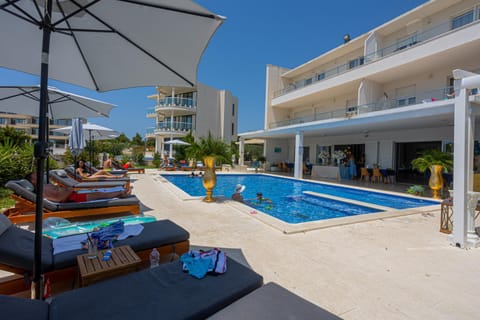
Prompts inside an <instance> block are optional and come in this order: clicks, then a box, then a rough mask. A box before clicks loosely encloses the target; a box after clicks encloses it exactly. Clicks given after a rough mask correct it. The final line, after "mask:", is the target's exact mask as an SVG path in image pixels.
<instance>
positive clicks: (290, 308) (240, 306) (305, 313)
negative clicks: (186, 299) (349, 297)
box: [209, 282, 341, 320]
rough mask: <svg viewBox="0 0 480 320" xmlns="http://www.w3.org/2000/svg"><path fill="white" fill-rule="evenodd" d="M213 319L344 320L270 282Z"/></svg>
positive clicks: (211, 319)
mask: <svg viewBox="0 0 480 320" xmlns="http://www.w3.org/2000/svg"><path fill="white" fill-rule="evenodd" d="M209 319H210V320H220V319H222V320H223V319H227V320H241V319H244V320H251V319H259V320H260V319H262V320H263V319H275V320H283V319H284V320H290V319H297V320H300V319H305V320H310V319H318V320H340V319H341V318H339V317H337V316H336V315H334V314H332V313H330V312H328V311H327V310H325V309H322V308H320V307H318V306H316V305H314V304H313V303H311V302H309V301H307V300H305V299H303V298H301V297H299V296H297V295H295V294H293V293H292V292H290V291H288V290H287V289H285V288H283V287H281V286H279V285H278V284H276V283H273V282H270V283H267V284H266V285H264V286H263V287H261V288H260V289H257V290H255V291H253V292H252V293H250V294H248V295H246V296H244V297H243V298H241V299H239V300H237V301H235V302H234V303H233V304H231V305H229V306H228V307H226V308H225V309H223V310H221V311H219V312H217V313H216V314H214V315H213V316H212V317H210V318H209Z"/></svg>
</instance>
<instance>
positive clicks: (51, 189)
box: [26, 173, 132, 202]
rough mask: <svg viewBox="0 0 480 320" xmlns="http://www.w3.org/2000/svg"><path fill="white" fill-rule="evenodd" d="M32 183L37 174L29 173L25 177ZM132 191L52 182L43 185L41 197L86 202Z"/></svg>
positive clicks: (58, 200)
mask: <svg viewBox="0 0 480 320" xmlns="http://www.w3.org/2000/svg"><path fill="white" fill-rule="evenodd" d="M26 179H27V180H30V181H31V182H32V184H33V185H34V186H35V187H36V186H37V175H36V174H33V173H30V174H29V175H28V176H27V177H26ZM131 193H132V190H131V189H130V188H128V189H126V188H118V187H115V188H104V189H102V191H98V190H77V191H75V190H73V189H72V188H68V187H59V186H56V185H53V184H50V183H48V184H45V185H44V186H43V197H44V198H45V199H47V200H50V201H53V202H86V201H92V200H100V199H111V198H125V197H128V196H129V195H130V194H131Z"/></svg>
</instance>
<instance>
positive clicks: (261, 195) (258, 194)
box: [255, 192, 272, 203]
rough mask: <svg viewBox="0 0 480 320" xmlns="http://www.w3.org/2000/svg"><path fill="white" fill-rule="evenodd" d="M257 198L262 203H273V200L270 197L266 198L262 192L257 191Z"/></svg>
mask: <svg viewBox="0 0 480 320" xmlns="http://www.w3.org/2000/svg"><path fill="white" fill-rule="evenodd" d="M255 200H256V201H257V202H260V203H262V202H267V203H272V200H271V199H268V198H264V197H263V194H262V193H261V192H257V197H256V198H255Z"/></svg>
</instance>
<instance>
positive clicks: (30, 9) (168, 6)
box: [0, 0, 224, 299]
mask: <svg viewBox="0 0 480 320" xmlns="http://www.w3.org/2000/svg"><path fill="white" fill-rule="evenodd" d="M223 21H224V18H223V17H220V16H217V15H215V14H213V13H211V12H210V11H208V10H206V9H204V8H203V7H201V6H199V5H198V4H196V3H194V2H193V1H189V0H181V1H180V0H177V1H172V0H142V1H135V0H131V1H130V0H129V1H125V0H109V1H107V0H77V1H74V0H63V1H60V0H58V1H49V0H38V1H32V0H13V1H12V0H0V43H1V45H2V49H1V50H0V66H1V67H5V68H9V69H15V70H20V71H23V72H27V73H31V74H36V75H40V86H41V89H40V91H41V93H40V103H39V137H38V143H37V146H36V147H35V150H36V151H35V156H36V158H37V182H38V187H37V194H39V195H41V194H42V193H43V171H44V165H45V158H46V155H47V146H46V132H45V127H46V114H47V100H48V98H47V86H48V78H49V77H51V78H52V79H56V80H60V81H64V82H68V83H72V84H75V85H80V86H84V87H87V88H91V89H94V90H98V91H106V90H113V89H121V88H128V87H139V86H155V85H165V86H179V87H185V86H189V87H193V86H195V84H196V76H197V66H198V63H199V61H200V58H201V56H202V54H203V52H204V50H205V48H206V46H207V44H208V42H209V41H210V38H211V37H212V36H213V34H214V33H215V31H216V30H217V29H218V27H219V26H220V25H221V24H222V23H223ZM39 58H40V59H39ZM39 60H40V61H39ZM42 207H43V201H42V197H41V196H38V197H37V200H36V214H35V219H36V221H41V219H42ZM35 236H36V238H35V263H34V268H33V270H34V271H33V281H32V282H33V285H34V293H35V297H36V298H37V299H38V298H40V292H41V286H40V278H41V260H42V256H41V252H42V223H36V224H35Z"/></svg>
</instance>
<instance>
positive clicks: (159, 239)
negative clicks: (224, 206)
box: [0, 216, 189, 310]
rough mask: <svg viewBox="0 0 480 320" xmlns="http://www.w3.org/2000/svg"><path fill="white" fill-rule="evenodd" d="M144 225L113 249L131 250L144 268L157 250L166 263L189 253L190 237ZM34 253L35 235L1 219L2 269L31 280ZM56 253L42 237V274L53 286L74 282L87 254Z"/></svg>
mask: <svg viewBox="0 0 480 320" xmlns="http://www.w3.org/2000/svg"><path fill="white" fill-rule="evenodd" d="M142 225H143V227H144V229H143V231H142V233H141V234H140V235H138V236H135V237H130V238H127V239H125V240H119V241H116V242H115V243H114V246H123V245H128V246H130V247H131V248H132V249H133V250H134V251H135V252H136V253H137V255H138V256H139V257H140V258H141V259H142V261H143V262H144V265H145V264H148V262H149V254H150V251H151V250H152V248H157V250H158V251H159V252H160V254H161V257H162V260H163V261H168V259H169V257H170V258H171V257H172V254H177V255H181V254H183V253H185V252H187V251H188V250H189V233H188V232H187V231H186V230H185V229H183V228H182V227H180V226H178V225H176V224H175V223H173V222H171V221H170V220H160V221H155V222H150V223H144V224H142ZM33 250H34V234H33V233H32V232H30V231H27V230H24V229H21V228H19V227H17V226H15V225H12V224H11V223H10V222H9V221H8V219H5V217H3V216H0V269H2V270H6V271H9V272H13V273H16V274H19V275H24V276H25V275H26V276H27V279H28V277H29V276H30V275H31V274H32V269H33ZM53 250H54V249H53V240H52V239H50V238H47V237H43V240H42V271H43V272H44V273H46V276H47V277H49V278H50V280H51V281H52V282H55V281H61V280H62V278H65V277H70V278H71V279H73V277H74V275H75V270H76V266H77V260H76V257H77V256H78V255H80V254H84V253H86V250H81V249H78V250H71V251H67V252H63V253H60V254H56V255H54V254H53ZM24 286H25V284H24V283H23V279H20V281H17V282H16V284H15V285H14V284H12V283H10V284H9V287H8V288H7V287H6V285H5V286H3V287H2V285H1V284H0V293H4V294H5V293H12V291H13V292H15V291H21V290H22V289H25V288H23V287H24ZM16 288H18V289H16ZM9 291H10V292H9ZM0 310H1V309H0Z"/></svg>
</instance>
